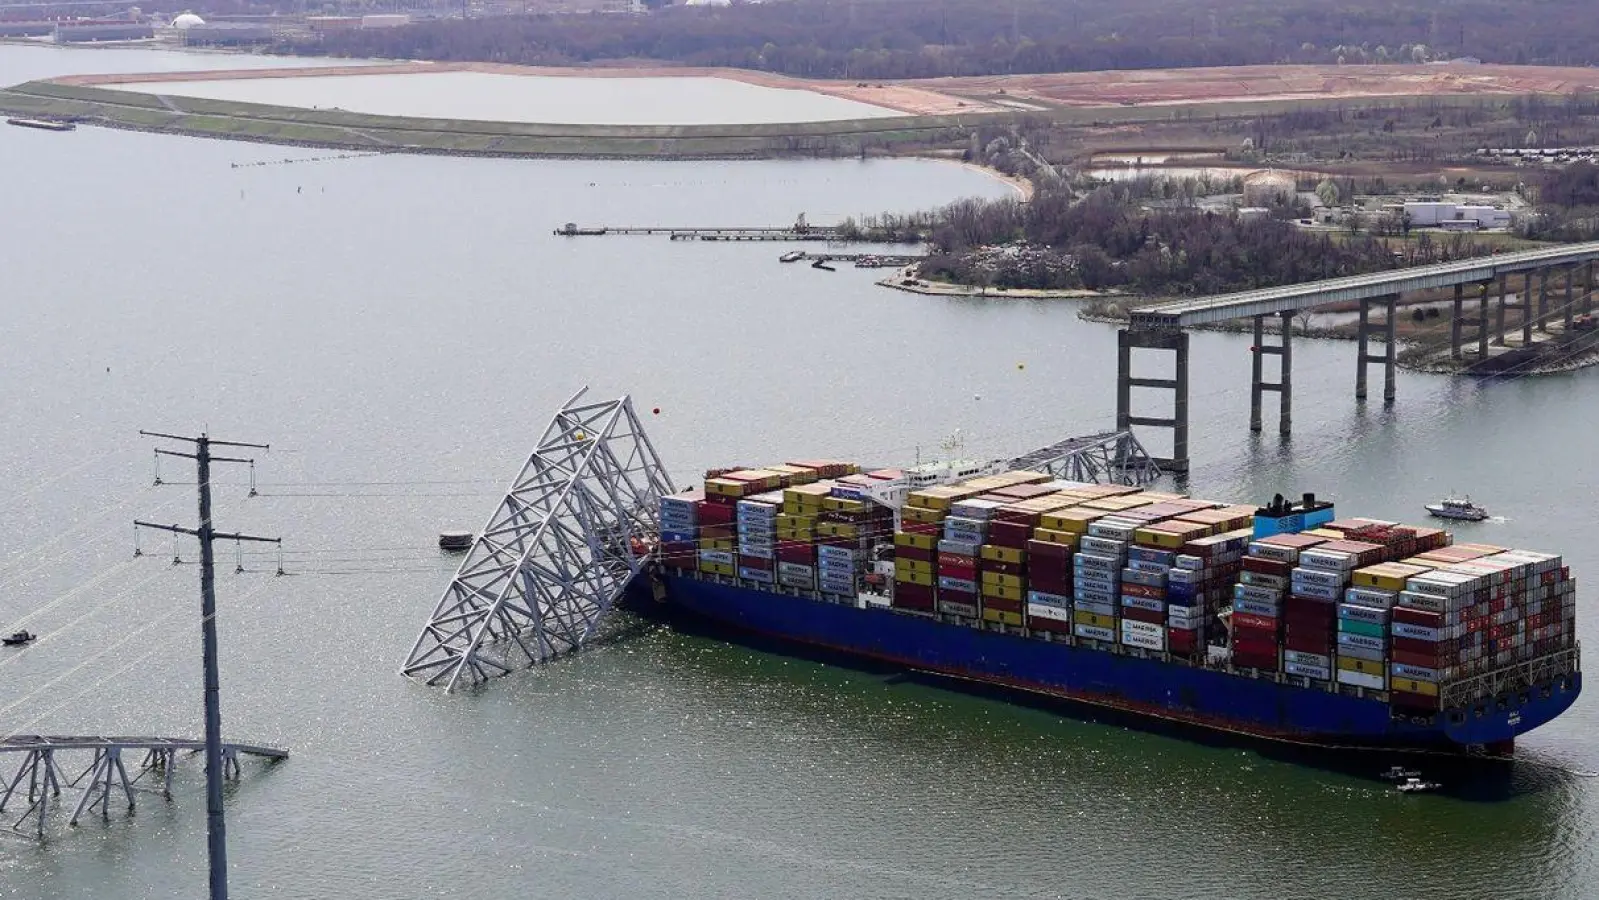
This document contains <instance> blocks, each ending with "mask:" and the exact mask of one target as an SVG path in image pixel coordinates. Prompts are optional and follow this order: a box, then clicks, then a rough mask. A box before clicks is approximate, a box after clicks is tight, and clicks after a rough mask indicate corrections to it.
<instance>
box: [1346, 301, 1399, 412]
mask: <svg viewBox="0 0 1599 900" xmlns="http://www.w3.org/2000/svg"><path fill="white" fill-rule="evenodd" d="M1375 299H1377V298H1372V297H1368V298H1366V299H1363V300H1361V301H1360V328H1359V342H1360V344H1359V347H1358V348H1357V350H1356V353H1357V356H1356V365H1355V399H1356V400H1364V399H1366V365H1367V364H1368V363H1382V364H1383V388H1382V399H1383V402H1384V403H1385V404H1386V403H1392V402H1394V366H1395V363H1396V361H1397V359H1396V356H1397V353H1398V346H1397V345H1398V329H1399V295H1398V294H1389V295H1388V296H1386V297H1383V298H1381V300H1382V301H1383V304H1384V307H1385V310H1386V313H1387V321H1386V322H1384V323H1383V324H1381V325H1373V324H1371V305H1372V302H1373V300H1375ZM1374 334H1381V335H1382V336H1383V338H1384V339H1385V340H1386V341H1387V342H1388V347H1387V349H1385V350H1384V351H1383V353H1382V355H1380V356H1379V355H1376V354H1373V353H1372V352H1371V336H1372V335H1374Z"/></svg>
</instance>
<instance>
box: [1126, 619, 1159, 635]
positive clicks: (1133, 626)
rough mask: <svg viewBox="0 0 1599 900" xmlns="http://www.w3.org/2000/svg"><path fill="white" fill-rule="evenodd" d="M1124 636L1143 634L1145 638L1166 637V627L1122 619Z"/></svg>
mask: <svg viewBox="0 0 1599 900" xmlns="http://www.w3.org/2000/svg"><path fill="white" fill-rule="evenodd" d="M1121 624H1122V634H1141V635H1145V636H1153V635H1164V634H1165V633H1166V626H1164V625H1152V624H1150V623H1149V622H1138V621H1135V620H1133V619H1122V623H1121Z"/></svg>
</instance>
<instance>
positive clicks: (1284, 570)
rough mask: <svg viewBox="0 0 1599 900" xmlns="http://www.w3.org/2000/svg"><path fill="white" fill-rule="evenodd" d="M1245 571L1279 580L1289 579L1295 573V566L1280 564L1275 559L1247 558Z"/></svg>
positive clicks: (1244, 565) (1244, 561)
mask: <svg viewBox="0 0 1599 900" xmlns="http://www.w3.org/2000/svg"><path fill="white" fill-rule="evenodd" d="M1243 570H1244V571H1245V572H1255V573H1258V574H1261V575H1276V576H1278V577H1279V578H1287V577H1289V575H1291V574H1292V573H1293V570H1294V564H1293V563H1286V562H1279V561H1277V560H1275V559H1259V558H1257V557H1254V556H1246V557H1244V559H1243Z"/></svg>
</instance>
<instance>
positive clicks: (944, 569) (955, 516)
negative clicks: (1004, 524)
mask: <svg viewBox="0 0 1599 900" xmlns="http://www.w3.org/2000/svg"><path fill="white" fill-rule="evenodd" d="M1000 505H1001V504H1000V503H998V502H997V501H994V500H983V499H981V498H978V497H974V496H971V495H968V496H967V497H965V498H963V499H959V500H954V501H952V502H951V504H950V508H949V515H948V516H947V517H945V519H944V531H943V534H942V535H941V537H940V540H939V543H938V554H939V555H938V597H939V611H940V612H943V613H947V614H949V615H955V616H961V617H963V618H972V619H980V618H982V615H983V601H982V563H981V556H982V547H983V544H985V543H986V542H987V541H988V519H989V517H990V516H992V515H993V514H994V510H996V509H998V508H999V507H1000Z"/></svg>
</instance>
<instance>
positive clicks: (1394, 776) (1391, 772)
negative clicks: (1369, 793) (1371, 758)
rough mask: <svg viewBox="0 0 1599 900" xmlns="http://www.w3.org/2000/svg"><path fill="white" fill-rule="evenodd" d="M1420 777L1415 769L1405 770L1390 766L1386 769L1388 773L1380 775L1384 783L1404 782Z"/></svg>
mask: <svg viewBox="0 0 1599 900" xmlns="http://www.w3.org/2000/svg"><path fill="white" fill-rule="evenodd" d="M1420 777H1421V773H1420V772H1418V771H1416V770H1415V769H1407V768H1405V767H1404V766H1392V767H1390V768H1389V769H1388V771H1386V772H1384V773H1382V778H1383V780H1384V781H1405V780H1407V779H1414V778H1420Z"/></svg>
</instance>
